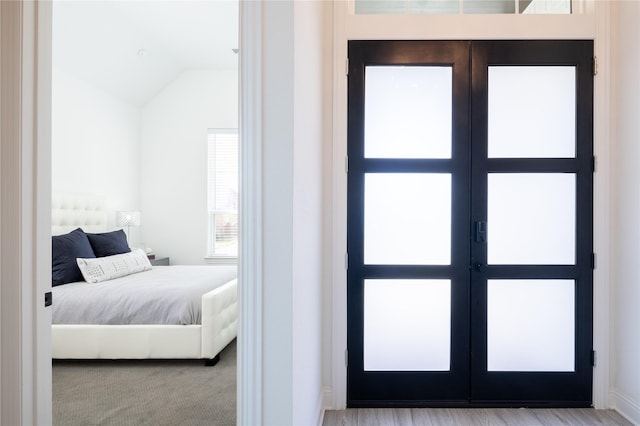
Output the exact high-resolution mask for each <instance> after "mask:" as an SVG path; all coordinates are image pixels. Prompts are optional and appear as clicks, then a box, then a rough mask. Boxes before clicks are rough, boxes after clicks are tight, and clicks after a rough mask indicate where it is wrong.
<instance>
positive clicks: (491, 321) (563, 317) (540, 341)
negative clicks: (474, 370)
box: [487, 280, 575, 371]
mask: <svg viewBox="0 0 640 426" xmlns="http://www.w3.org/2000/svg"><path fill="white" fill-rule="evenodd" d="M487 286H488V288H487V311H488V312H487V339H488V340H487V369H488V370H489V371H574V370H575V349H574V348H575V331H574V330H575V296H574V292H575V282H574V281H573V280H488V283H487Z"/></svg>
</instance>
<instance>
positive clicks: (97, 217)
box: [52, 193, 237, 365]
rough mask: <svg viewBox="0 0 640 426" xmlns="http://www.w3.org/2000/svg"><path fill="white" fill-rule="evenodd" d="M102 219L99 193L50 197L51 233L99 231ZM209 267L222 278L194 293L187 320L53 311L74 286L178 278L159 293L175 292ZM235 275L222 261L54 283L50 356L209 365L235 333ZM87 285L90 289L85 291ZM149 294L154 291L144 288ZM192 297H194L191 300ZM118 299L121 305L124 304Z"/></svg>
mask: <svg viewBox="0 0 640 426" xmlns="http://www.w3.org/2000/svg"><path fill="white" fill-rule="evenodd" d="M106 219H107V211H106V209H105V200H104V198H103V197H101V196H99V195H95V194H80V193H54V194H53V196H52V235H54V236H61V235H69V234H71V233H72V231H74V230H76V229H77V228H81V229H82V231H84V232H86V233H95V234H98V235H99V234H100V233H106V232H107V230H106V228H107V225H106V224H107V221H106ZM135 255H136V254H135V253H133V251H132V254H131V255H130V256H128V258H133V257H135ZM123 256H124V255H123ZM103 259H108V258H107V257H104V258H103ZM145 259H146V257H145ZM149 268H151V267H150V266H149ZM209 271H211V272H212V273H213V276H214V277H215V276H217V277H218V278H217V279H218V281H221V282H219V283H218V286H217V287H216V288H215V289H212V290H208V291H206V292H203V293H202V294H198V295H197V297H198V298H199V303H197V304H198V305H199V306H197V308H199V309H191V308H190V309H191V311H193V312H192V313H191V314H189V315H190V316H192V317H193V318H192V319H191V320H190V319H188V318H187V319H184V318H182V319H180V318H178V319H177V320H175V319H174V320H173V321H170V322H173V323H169V324H167V323H162V324H158V323H142V324H140V323H138V324H131V323H128V324H122V323H118V322H120V321H119V320H118V319H116V320H113V319H107V320H106V322H107V323H105V324H96V323H92V322H93V320H86V319H85V320H76V319H74V317H73V315H71V316H67V318H64V319H60V318H59V317H60V315H56V308H57V307H59V306H57V305H56V299H58V302H59V303H62V301H65V299H69V300H72V296H70V295H69V294H71V293H73V292H72V290H73V288H74V287H76V288H77V289H79V290H85V293H91V292H92V291H93V290H95V291H96V293H98V292H99V291H103V292H104V291H105V286H104V285H102V284H105V285H109V286H110V287H109V288H110V289H115V288H116V287H115V286H117V285H120V286H125V287H126V286H127V285H130V283H131V282H133V281H136V280H138V281H139V280H142V279H143V278H145V279H146V278H147V277H148V278H149V279H151V280H152V282H154V283H156V282H159V281H162V280H165V281H167V282H171V280H175V279H176V278H178V279H179V280H180V282H178V283H173V284H170V285H171V286H172V287H171V289H170V290H167V291H163V293H171V292H172V291H173V292H174V293H175V294H178V293H181V291H177V290H176V288H177V286H187V285H192V284H190V283H189V284H188V283H187V282H185V281H189V280H195V277H198V279H202V276H203V275H204V274H208V273H209ZM145 274H146V275H145ZM235 276H236V274H235V267H230V266H223V265H215V266H214V265H211V266H204V265H203V266H154V267H152V268H151V269H150V270H145V271H143V272H139V273H135V274H131V275H127V276H122V277H117V278H113V279H110V280H108V281H105V282H98V283H96V284H93V283H91V284H89V283H87V282H70V283H68V284H64V285H56V286H54V287H53V288H52V292H53V309H54V315H53V317H54V323H53V324H52V349H53V353H52V356H53V358H58V359H146V358H154V359H161V358H169V359H204V360H207V365H213V364H215V363H216V362H217V360H218V359H219V353H220V351H221V350H222V349H224V347H226V346H227V345H228V344H229V343H230V342H231V341H232V340H233V339H234V338H235V337H236V335H237V279H236V278H235ZM54 279H55V278H54ZM101 285H102V286H101ZM111 285H113V286H111ZM91 286H95V287H91ZM89 289H90V290H91V291H87V290H89ZM112 293H115V292H112ZM148 293H150V294H151V293H152V292H151V291H148ZM156 293H159V292H156ZM105 294H106V293H105ZM192 298H193V296H192ZM192 302H193V300H191V302H190V303H192ZM99 303H100V298H98V299H96V301H94V302H91V301H89V302H86V305H90V306H92V307H94V306H95V307H96V309H95V310H99V309H98V308H97V307H98V306H99V305H98V304H99ZM116 304H118V305H122V303H116ZM71 306H73V305H71ZM136 309H137V308H136ZM71 310H72V311H73V310H74V309H71ZM92 310H94V309H92ZM196 311H197V312H196ZM148 321H150V322H154V321H155V320H148ZM57 322H63V323H57ZM87 322H89V323H87ZM96 322H97V321H96ZM110 322H115V323H110ZM142 322H144V321H142Z"/></svg>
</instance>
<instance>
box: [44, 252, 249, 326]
mask: <svg viewBox="0 0 640 426" xmlns="http://www.w3.org/2000/svg"><path fill="white" fill-rule="evenodd" d="M236 275H237V272H236V267H235V266H229V265H211V266H196V265H189V266H186V265H175V266H155V267H153V268H152V269H151V270H149V271H145V272H140V273H137V274H132V275H128V276H126V277H121V278H116V279H113V280H109V281H104V282H101V283H92V284H89V283H86V282H84V281H83V282H77V283H69V284H64V285H61V286H56V287H53V290H52V291H53V324H100V325H121V324H173V325H189V324H200V323H201V315H202V313H201V305H202V300H201V299H202V295H203V294H205V293H207V292H209V291H210V290H213V289H215V288H218V287H219V286H221V285H223V284H224V283H226V282H228V281H231V280H233V279H234V278H236Z"/></svg>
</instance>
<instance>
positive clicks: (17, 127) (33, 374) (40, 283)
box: [0, 1, 52, 425]
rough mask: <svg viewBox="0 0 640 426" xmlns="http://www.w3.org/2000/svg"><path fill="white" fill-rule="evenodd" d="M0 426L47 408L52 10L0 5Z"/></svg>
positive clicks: (29, 421) (38, 419) (30, 4)
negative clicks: (0, 378) (45, 296)
mask: <svg viewBox="0 0 640 426" xmlns="http://www.w3.org/2000/svg"><path fill="white" fill-rule="evenodd" d="M0 31H1V35H0V40H1V45H0V61H1V65H2V66H1V67H0V69H1V71H0V78H1V86H0V92H1V94H2V96H1V102H2V106H1V110H0V111H1V116H0V121H1V123H2V126H1V127H2V134H1V140H2V144H1V150H0V183H1V185H2V186H1V192H0V235H1V238H0V240H1V246H0V252H1V261H0V270H1V273H0V280H1V284H0V289H1V292H0V314H1V321H0V323H1V324H2V329H1V332H0V374H1V377H2V384H1V387H0V423H1V424H11V425H35V424H38V425H47V424H51V422H52V404H51V308H45V306H44V294H45V292H47V291H50V289H51V267H50V259H51V243H50V235H51V231H50V229H51V226H50V223H51V202H50V195H51V189H50V176H51V151H50V146H51V143H50V141H51V122H50V117H51V3H50V2H44V1H43V2H34V1H24V2H23V1H21V2H17V1H16V2H13V1H10V2H9V1H7V2H5V1H3V2H0Z"/></svg>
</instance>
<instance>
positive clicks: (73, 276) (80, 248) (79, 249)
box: [51, 228, 96, 286]
mask: <svg viewBox="0 0 640 426" xmlns="http://www.w3.org/2000/svg"><path fill="white" fill-rule="evenodd" d="M79 257H82V258H89V257H96V256H95V255H94V254H93V249H92V248H91V244H89V239H88V238H87V234H85V233H84V231H83V230H82V229H80V228H78V229H75V230H73V231H71V232H69V233H68V234H64V235H55V236H53V237H51V263H52V265H51V267H52V268H51V285H52V286H56V285H61V284H67V283H72V282H76V281H84V278H83V277H82V273H81V272H80V268H78V262H76V259H77V258H79Z"/></svg>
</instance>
